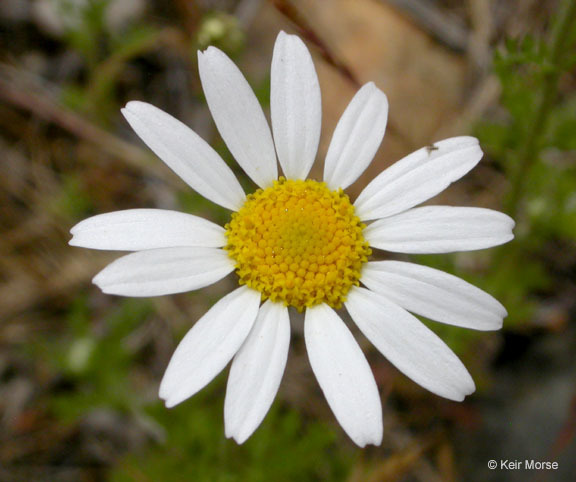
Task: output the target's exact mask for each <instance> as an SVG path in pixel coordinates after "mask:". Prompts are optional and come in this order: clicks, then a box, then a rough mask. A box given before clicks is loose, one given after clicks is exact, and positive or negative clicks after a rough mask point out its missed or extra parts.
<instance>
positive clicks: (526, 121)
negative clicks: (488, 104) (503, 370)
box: [477, 2, 576, 323]
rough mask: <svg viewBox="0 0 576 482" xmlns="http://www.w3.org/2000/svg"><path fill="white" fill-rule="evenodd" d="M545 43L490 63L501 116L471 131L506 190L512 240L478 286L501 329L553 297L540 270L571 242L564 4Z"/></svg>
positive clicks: (571, 101) (573, 142)
mask: <svg viewBox="0 0 576 482" xmlns="http://www.w3.org/2000/svg"><path fill="white" fill-rule="evenodd" d="M552 23H553V24H552V28H551V34H550V37H549V38H545V37H535V36H526V37H524V38H520V39H508V40H507V41H506V42H505V45H504V46H503V47H502V48H501V49H499V50H498V51H497V52H496V54H495V58H494V70H495V72H496V74H497V75H498V78H499V80H500V83H501V86H502V95H501V104H502V107H503V108H504V111H505V116H503V118H502V119H501V120H500V121H499V122H491V123H488V122H485V123H482V124H481V125H479V126H478V132H477V134H478V136H479V138H480V141H481V144H482V145H483V147H484V148H485V149H486V150H487V152H488V154H489V155H490V157H491V158H493V159H494V160H495V161H496V162H497V163H498V166H499V167H500V168H501V169H502V170H503V171H504V174H505V176H506V179H508V180H510V183H511V187H510V190H509V192H508V195H507V197H506V198H505V208H506V211H507V212H508V213H509V214H510V215H512V216H513V217H514V219H515V221H516V222H517V226H516V229H515V233H516V239H515V240H514V241H513V242H512V243H510V244H509V245H507V246H504V247H502V248H499V250H497V251H496V255H495V257H494V260H493V261H494V267H493V269H492V270H491V271H490V272H489V273H487V277H486V279H485V280H484V282H483V283H482V286H483V287H485V288H488V290H491V291H492V293H493V294H495V295H496V296H497V297H498V298H500V299H501V300H502V301H503V302H504V304H505V305H506V307H507V308H508V311H509V312H510V317H509V319H508V321H507V322H508V323H514V322H521V321H525V320H526V319H528V318H529V317H530V315H531V314H532V311H533V307H534V301H535V296H536V294H537V293H539V292H540V293H541V292H545V291H547V290H550V289H553V286H551V282H550V276H549V274H548V273H547V269H546V266H545V265H544V261H543V259H544V253H545V252H546V250H547V249H550V243H551V242H554V241H555V240H561V239H565V240H566V241H568V242H573V240H574V239H575V238H576V228H575V227H574V226H575V221H576V197H575V194H574V193H575V192H576V165H575V164H574V162H570V158H571V157H573V156H571V155H570V154H569V153H568V152H567V151H570V150H574V149H575V148H576V136H574V132H575V129H576V116H575V112H576V95H574V93H573V92H568V91H567V92H565V93H564V92H562V89H561V85H562V79H563V76H564V75H565V74H567V73H568V72H570V70H571V69H572V68H573V67H574V66H575V65H576V56H575V55H574V50H573V46H574V44H575V41H576V8H575V7H574V2H564V3H563V6H562V8H561V10H560V13H559V14H558V15H557V17H556V18H555V19H554V20H553V22H552Z"/></svg>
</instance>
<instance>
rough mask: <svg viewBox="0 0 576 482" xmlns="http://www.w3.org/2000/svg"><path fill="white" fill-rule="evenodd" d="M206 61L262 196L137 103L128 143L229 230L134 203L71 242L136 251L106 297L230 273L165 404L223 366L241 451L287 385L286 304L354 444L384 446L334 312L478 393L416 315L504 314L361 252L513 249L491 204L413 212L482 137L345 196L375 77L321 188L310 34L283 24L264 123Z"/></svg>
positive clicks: (171, 370)
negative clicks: (227, 213)
mask: <svg viewBox="0 0 576 482" xmlns="http://www.w3.org/2000/svg"><path fill="white" fill-rule="evenodd" d="M198 60H199V69H200V77H201V80H202V86H203V88H204V92H205V95H206V99H207V102H208V106H209V108H210V111H211V113H212V116H213V118H214V121H215V123H216V126H217V128H218V130H219V132H220V134H221V135H222V138H223V139H224V141H225V143H226V145H227V146H228V148H229V150H230V152H231V153H232V155H233V156H234V158H235V159H236V161H237V162H238V163H239V164H240V166H241V167H242V169H243V170H244V171H245V172H246V174H247V175H248V176H249V177H250V178H251V179H252V180H253V181H254V182H255V183H256V184H257V185H258V186H259V188H258V189H257V190H256V191H255V192H254V193H252V194H249V195H248V196H246V194H245V193H244V191H243V189H242V187H241V186H240V183H239V182H238V180H237V179H236V177H235V176H234V174H233V173H232V170H231V169H230V168H229V167H228V166H227V165H226V164H225V163H224V161H223V160H222V159H221V158H220V156H219V155H218V154H217V153H216V152H215V151H214V150H213V149H212V148H211V147H210V146H209V145H208V144H207V143H206V142H205V141H203V140H202V139H201V138H200V137H199V136H198V135H197V134H195V133H194V132H193V131H192V130H190V129H189V128H188V127H186V126H185V125H184V124H182V123H181V122H179V121H177V120H176V119H174V118H173V117H171V116H170V115H168V114H166V113H165V112H162V111H161V110H159V109H157V108H156V107H153V106H151V105H149V104H145V103H143V102H129V103H128V104H127V106H126V108H125V109H123V110H122V112H123V114H124V116H125V117H126V119H127V120H128V122H129V123H130V125H131V126H132V128H133V129H134V130H135V131H136V133H138V135H139V136H140V137H141V138H142V139H143V140H144V142H146V144H147V145H148V146H149V147H150V148H151V149H152V150H153V151H154V152H155V153H156V154H157V155H158V157H160V158H161V159H162V160H163V161H164V162H166V164H168V166H170V167H171V168H172V169H173V170H174V171H175V172H176V173H177V174H178V175H179V176H180V177H181V178H182V179H183V180H184V181H185V182H186V183H188V184H189V185H190V187H192V188H193V189H195V190H196V191H197V192H198V193H200V194H201V195H203V196H204V197H206V198H207V199H210V200H211V201H213V202H215V203H216V204H219V205H221V206H223V207H225V208H227V209H229V210H231V211H233V213H232V215H231V218H230V221H229V223H228V224H226V226H225V227H224V228H222V227H220V226H217V225H215V224H213V223H211V222H209V221H207V220H205V219H202V218H199V217H197V216H193V215H190V214H184V213H179V212H174V211H166V210H159V209H133V210H127V211H118V212H114V213H109V214H103V215H99V216H95V217H93V218H90V219H87V220H85V221H82V222H81V223H79V224H78V225H76V226H75V227H74V228H73V229H72V231H71V232H72V234H73V238H72V240H71V241H70V244H72V245H74V246H83V247H87V248H94V249H112V250H126V251H134V253H131V254H128V255H126V256H124V257H122V258H120V259H118V260H116V261H115V262H113V263H112V264H110V265H109V266H108V267H106V268H105V269H104V270H103V271H101V272H100V273H99V274H98V275H97V276H96V277H95V278H94V283H96V284H97V285H98V286H99V287H100V288H101V289H102V290H103V291H104V292H105V293H110V294H116V295H123V296H158V295H165V294H171V293H180V292H185V291H190V290H195V289H199V288H202V287H204V286H207V285H209V284H212V283H214V282H216V281H218V280H220V279H222V278H223V277H225V276H226V275H228V274H229V273H231V272H232V271H236V274H237V279H238V284H239V287H238V288H236V289H235V290H234V291H232V292H231V293H229V294H228V295H226V296H225V297H224V298H222V299H221V300H220V301H218V302H217V303H216V304H215V305H214V306H213V307H212V308H211V309H210V310H209V311H208V312H207V313H206V314H205V315H204V316H203V317H202V318H201V319H200V320H199V321H198V322H197V323H196V324H195V325H194V326H193V327H192V329H191V330H190V331H189V332H188V333H187V335H186V336H185V337H184V339H183V340H182V342H181V343H180V345H179V346H178V348H177V349H176V351H175V353H174V355H173V357H172V360H171V361H170V363H169V365H168V368H167V370H166V374H165V375H164V378H163V380H162V383H161V386H160V397H161V398H163V399H164V400H165V401H166V405H167V406H168V407H171V406H174V405H176V404H178V403H180V402H182V401H184V400H186V399H187V398H189V397H191V396H192V395H194V394H195V393H196V392H198V391H199V390H201V389H202V388H203V387H204V386H206V385H207V384H208V383H209V382H210V381H211V380H212V379H213V378H214V377H215V376H216V375H217V374H218V373H219V372H220V371H221V370H222V369H223V368H224V367H225V366H226V365H227V364H228V363H229V362H230V361H231V360H233V361H232V365H231V369H230V375H229V378H228V387H227V392H226V401H225V407H224V410H225V426H226V435H227V436H228V437H233V438H234V439H235V440H236V441H237V442H238V443H242V442H244V441H245V440H246V439H247V438H248V437H249V436H250V435H251V434H252V433H253V432H254V430H255V429H256V428H257V427H258V425H259V424H260V423H261V422H262V420H263V419H264V417H265V415H266V413H267V412H268V409H269V408H270V406H271V404H272V401H273V399H274V397H275V395H276V392H277V390H278V387H279V385H280V380H281V378H282V374H283V372H284V368H285V365H286V359H287V355H288V345H289V340H290V322H289V312H288V307H289V306H293V307H295V308H296V309H298V310H300V311H303V310H305V325H304V335H305V342H306V347H307V351H308V356H309V359H310V363H311V365H312V369H313V371H314V374H315V375H316V378H317V379H318V382H319V384H320V387H321V388H322V390H323V392H324V395H325V396H326V399H327V401H328V404H329V405H330V407H331V409H332V411H333V412H334V415H335V416H336V418H337V419H338V421H339V422H340V424H341V425H342V427H343V428H344V430H345V431H346V432H347V433H348V435H349V436H350V437H351V438H352V440H353V441H354V442H355V443H356V444H358V445H359V446H362V447H363V446H365V445H366V444H379V443H380V442H381V440H382V407H381V402H380V397H379V394H378V388H377V386H376V382H375V380H374V377H373V375H372V372H371V370H370V367H369V365H368V362H367V361H366V358H365V357H364V354H363V353H362V351H361V350H360V348H359V346H358V344H357V343H356V341H355V339H354V337H353V335H352V333H351V332H350V330H349V329H348V328H347V326H346V324H345V323H344V322H343V321H342V319H341V318H340V316H339V315H338V314H337V312H336V311H335V310H336V309H339V308H341V307H342V306H344V307H345V308H346V310H347V311H348V313H349V314H350V316H351V317H352V319H353V320H354V322H355V323H356V325H357V326H358V327H359V329H360V330H361V331H362V333H363V334H364V335H365V336H366V337H367V338H368V339H369V340H370V341H371V342H372V343H373V344H374V346H375V347H376V348H377V349H378V350H379V351H380V352H381V353H382V354H383V355H384V356H385V357H386V358H387V359H388V360H389V361H390V362H392V363H393V364H394V365H395V366H396V367H397V368H398V369H399V370H400V371H402V372H403V373H404V374H405V375H407V376H408V377H410V378H412V379H413V380H414V381H415V382H416V383H418V384H420V385H422V386H423V387H424V388H427V389H428V390H430V391H431V392H433V393H435V394H437V395H440V396H442V397H446V398H449V399H451V400H462V399H463V398H464V397H465V396H466V395H468V394H470V393H472V392H473V391H474V389H475V387H474V382H473V381H472V378H471V377H470V375H469V374H468V372H467V370H466V368H465V367H464V365H463V364H462V363H461V362H460V360H459V359H458V358H457V357H456V355H455V354H454V353H453V352H452V351H451V350H450V349H449V348H448V347H447V346H446V344H445V343H444V342H443V341H442V340H441V339H440V338H439V337H437V336H436V335H435V334H434V333H433V332H432V331H431V330H429V329H428V328H427V327H426V326H425V325H424V324H422V323H421V322H420V321H419V320H418V319H417V318H416V317H415V316H414V315H412V314H411V313H414V314H417V315H421V316H425V317H427V318H430V319H432V320H435V321H439V322H443V323H448V324H452V325H456V326H462V327H466V328H472V329H476V330H494V329H499V328H500V327H501V325H502V320H503V318H504V316H506V310H505V309H504V307H503V306H502V305H501V304H500V303H498V301H496V300H495V299H494V298H492V297H491V296H490V295H488V294H487V293H485V292H483V291H481V290H480V289H478V288H476V287H474V286H472V285H470V284H469V283H467V282H465V281H463V280H461V279H459V278H456V277H455V276H452V275H449V274H447V273H444V272H441V271H438V270H435V269H432V268H427V267H424V266H419V265H415V264H412V263H407V262H402V261H392V260H387V261H370V260H369V257H370V255H371V248H378V249H382V250H386V251H390V252H397V253H447V252H453V251H467V250H474V249H482V248H488V247H491V246H496V245H498V244H502V243H505V242H507V241H510V240H511V239H512V237H513V235H512V228H513V226H514V222H513V221H512V219H510V218H509V217H508V216H506V215H504V214H502V213H499V212H496V211H492V210H489V209H481V208H464V207H448V206H425V207H415V206H417V205H418V204H420V203H422V202H424V201H426V200H428V199H430V198H431V197H433V196H435V195H436V194H438V193H439V192H441V191H442V190H444V189H445V188H446V187H447V186H448V185H450V184H451V183H452V182H454V181H456V180H457V179H459V178H460V177H462V176H463V175H464V174H466V173H467V172H468V171H469V170H470V169H472V168H473V167H474V166H475V165H476V164H477V163H478V162H479V161H480V159H481V157H482V151H481V149H480V147H479V145H478V141H477V140H476V139H474V138H472V137H456V138H451V139H446V140H444V141H440V142H437V143H436V144H434V148H433V149H429V148H422V149H420V150H418V151H416V152H414V153H412V154H410V155H408V156H407V157H405V158H404V159H402V160H400V161H398V162H397V163H396V164H394V165H392V166H391V167H389V168H388V169H386V170H384V171H383V172H382V173H381V174H380V175H378V176H377V177H376V178H375V179H374V180H372V181H371V182H370V183H369V184H368V185H367V186H366V187H365V188H364V190H363V191H362V192H361V194H360V195H359V196H358V198H357V199H356V201H354V202H351V200H350V199H349V197H348V196H347V195H346V194H345V193H344V191H343V189H345V188H346V187H348V186H349V185H350V184H352V183H353V182H354V181H356V180H357V179H358V177H359V176H360V175H361V174H362V172H363V171H364V170H365V169H366V167H367V166H368V164H369V163H370V162H371V161H372V159H373V157H374V155H375V153H376V151H377V149H378V147H379V145H380V143H381V141H382V137H383V135H384V131H385V128H386V121H387V116H388V102H387V99H386V96H385V95H384V93H382V91H380V90H379V89H378V88H377V87H376V86H375V85H374V84H373V83H368V84H366V85H364V86H363V87H362V88H361V89H360V90H359V91H358V92H357V93H356V95H355V96H354V98H353V99H352V101H351V102H350V104H349V105H348V107H347V108H346V110H345V112H344V113H343V115H342V117H341V119H340V121H339V122H338V125H337V127H336V130H335V132H334V135H333V137H332V141H331V143H330V146H329V149H328V153H327V155H326V159H325V163H324V176H323V182H319V181H316V180H311V179H306V177H307V176H308V173H309V171H310V168H311V167H312V164H313V162H314V160H315V157H316V153H317V149H318V142H319V139H320V126H321V100H320V88H319V84H318V79H317V76H316V72H315V69H314V65H313V63H312V59H311V57H310V54H309V52H308V50H307V49H306V47H305V45H304V44H303V42H302V41H301V40H300V39H299V38H298V37H296V36H291V35H287V34H285V33H283V32H281V33H280V35H279V36H278V39H277V40H276V45H275V47H274V54H273V60H272V75H271V79H272V80H271V99H270V104H271V117H272V131H270V128H269V126H268V122H267V120H266V118H265V116H264V113H263V111H262V109H261V107H260V105H259V104H258V101H257V100H256V97H255V95H254V93H253V92H252V90H251V89H250V87H249V85H248V83H247V82H246V80H245V78H244V77H243V76H242V74H241V73H240V71H239V70H238V69H237V67H236V66H235V65H234V64H233V63H232V61H231V60H230V59H229V58H228V57H227V56H226V55H225V54H224V53H223V52H221V51H220V50H218V49H216V48H214V47H210V48H208V49H207V50H206V51H205V52H202V53H199V54H198ZM276 156H277V157H276ZM276 159H278V161H279V162H280V166H281V167H282V171H283V174H284V176H283V177H278V168H277V161H276ZM360 285H363V286H360ZM410 312H411V313H410Z"/></svg>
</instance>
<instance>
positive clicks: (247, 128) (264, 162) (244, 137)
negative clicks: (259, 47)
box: [198, 47, 278, 188]
mask: <svg viewBox="0 0 576 482" xmlns="http://www.w3.org/2000/svg"><path fill="white" fill-rule="evenodd" d="M198 68H199V70H200V80H201V81H202V88H203V89H204V95H205V96H206V101H207V102H208V107H209V108H210V112H211V113H212V117H213V118H214V122H215V123H216V127H217V128H218V131H219V132H220V135H221V136H222V139H224V142H225V143H226V145H227V146H228V149H229V150H230V152H231V153H232V155H233V156H234V158H235V159H236V161H238V164H240V166H242V169H244V171H245V172H246V174H248V176H250V178H251V179H252V180H253V181H254V182H255V183H256V184H258V185H259V186H260V187H263V188H265V187H268V186H269V185H271V184H272V181H274V180H275V179H276V178H277V177H278V168H277V166H276V154H275V153H274V143H273V141H272V134H271V133H270V127H269V126H268V122H267V121H266V117H265V116H264V112H263V111H262V107H260V104H259V103H258V99H256V96H255V95H254V92H253V91H252V89H251V88H250V86H249V85H248V82H246V79H245V78H244V76H243V75H242V73H241V72H240V70H238V67H236V65H234V63H233V62H232V61H231V60H230V59H229V58H228V57H227V56H226V54H225V53H224V52H222V51H221V50H218V49H217V48H215V47H208V49H207V50H206V51H204V52H198Z"/></svg>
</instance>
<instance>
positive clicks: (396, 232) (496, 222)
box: [364, 206, 514, 253]
mask: <svg viewBox="0 0 576 482" xmlns="http://www.w3.org/2000/svg"><path fill="white" fill-rule="evenodd" d="M513 227H514V221H513V220H512V219H511V218H510V217H509V216H507V215H506V214H504V213H501V212H498V211H493V210H491V209H483V208H467V207H466V208H463V207H452V206H423V207H420V208H413V209H410V210H408V211H404V212H403V213H401V214H396V215H395V216H392V217H389V218H384V219H379V220H378V221H375V222H373V223H372V224H370V225H369V226H368V227H366V229H365V230H364V237H365V238H366V240H367V241H368V242H369V243H370V246H373V247H374V248H379V249H385V250H387V251H394V252H397V253H450V252H454V251H471V250H474V249H484V248H490V247H492V246H497V245H499V244H504V243H507V242H508V241H510V240H511V239H512V238H514V235H513V234H512V228H513Z"/></svg>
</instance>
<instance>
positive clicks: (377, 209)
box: [354, 137, 482, 221]
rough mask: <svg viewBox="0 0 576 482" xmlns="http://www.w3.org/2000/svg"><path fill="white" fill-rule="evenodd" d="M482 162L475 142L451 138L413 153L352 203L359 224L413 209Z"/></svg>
mask: <svg viewBox="0 0 576 482" xmlns="http://www.w3.org/2000/svg"><path fill="white" fill-rule="evenodd" d="M481 158H482V150H481V149H480V146H479V144H478V139H475V138H474V137H453V138H451V139H446V140H443V141H440V142H436V143H435V144H434V145H433V146H431V147H423V148H422V149H420V150H418V151H416V152H413V153H412V154H410V155H408V156H406V157H405V158H403V159H401V160H400V161H398V162H396V163H395V164H393V165H392V166H390V167H389V168H388V169H386V170H384V171H383V172H382V173H380V174H379V175H378V176H377V177H376V178H374V180H373V181H372V182H370V184H368V185H367V186H366V187H365V188H364V190H363V191H362V192H361V193H360V196H358V199H357V200H356V202H355V203H354V207H355V208H356V214H357V215H358V217H359V218H360V219H362V221H367V220H369V219H376V218H383V217H387V216H392V215H393V214H398V213H400V212H402V211H405V210H406V209H409V208H411V207H414V206H416V205H417V204H420V203H422V202H424V201H426V200H428V199H430V198H431V197H433V196H435V195H436V194H438V193H439V192H442V191H443V190H444V189H446V188H447V187H448V186H449V185H450V184H452V183H453V182H454V181H456V180H458V179H460V178H461V177H462V176H464V174H466V173H467V172H468V171H470V170H471V169H472V168H473V167H474V166H475V165H476V164H478V162H479V161H480V159H481Z"/></svg>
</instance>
